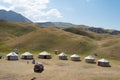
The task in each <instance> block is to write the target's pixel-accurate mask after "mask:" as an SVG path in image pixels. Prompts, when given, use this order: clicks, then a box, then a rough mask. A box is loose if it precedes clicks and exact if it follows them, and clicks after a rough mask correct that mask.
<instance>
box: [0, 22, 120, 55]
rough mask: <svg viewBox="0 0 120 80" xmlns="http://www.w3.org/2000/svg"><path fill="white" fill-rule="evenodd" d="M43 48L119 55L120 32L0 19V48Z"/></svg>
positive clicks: (30, 49) (37, 50) (79, 52)
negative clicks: (113, 33) (75, 28)
mask: <svg viewBox="0 0 120 80" xmlns="http://www.w3.org/2000/svg"><path fill="white" fill-rule="evenodd" d="M14 48H18V49H19V50H20V51H35V52H40V51H43V50H46V51H49V52H53V51H54V50H56V49H57V50H59V51H64V52H66V53H67V54H73V53H77V54H80V55H88V54H91V53H98V54H99V55H103V56H111V57H119V55H120V54H119V52H120V50H119V49H120V36H119V35H109V34H97V33H94V32H90V31H82V32H79V34H76V33H72V32H67V31H65V30H63V29H60V28H54V27H47V28H43V27H41V26H39V25H37V24H32V23H31V24H28V23H17V22H7V21H0V51H1V52H9V51H11V50H12V49H14Z"/></svg>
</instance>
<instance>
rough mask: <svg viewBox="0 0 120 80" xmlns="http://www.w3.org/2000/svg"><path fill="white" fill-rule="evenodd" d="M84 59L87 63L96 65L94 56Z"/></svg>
mask: <svg viewBox="0 0 120 80" xmlns="http://www.w3.org/2000/svg"><path fill="white" fill-rule="evenodd" d="M84 59H85V62H87V63H95V57H94V56H92V55H89V56H87V57H85V58H84Z"/></svg>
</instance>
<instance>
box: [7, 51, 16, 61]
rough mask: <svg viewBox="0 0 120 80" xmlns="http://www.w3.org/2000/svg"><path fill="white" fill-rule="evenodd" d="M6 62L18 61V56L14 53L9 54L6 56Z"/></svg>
mask: <svg viewBox="0 0 120 80" xmlns="http://www.w3.org/2000/svg"><path fill="white" fill-rule="evenodd" d="M6 59H7V60H18V55H17V54H16V53H15V52H11V53H9V54H7V56H6Z"/></svg>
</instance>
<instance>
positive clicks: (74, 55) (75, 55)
mask: <svg viewBox="0 0 120 80" xmlns="http://www.w3.org/2000/svg"><path fill="white" fill-rule="evenodd" d="M70 57H80V56H79V55H77V54H73V55H71V56H70Z"/></svg>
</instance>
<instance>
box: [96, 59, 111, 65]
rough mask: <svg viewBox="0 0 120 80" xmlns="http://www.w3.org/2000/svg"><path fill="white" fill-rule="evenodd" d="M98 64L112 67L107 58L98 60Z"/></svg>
mask: <svg viewBox="0 0 120 80" xmlns="http://www.w3.org/2000/svg"><path fill="white" fill-rule="evenodd" d="M98 66H102V67H110V64H109V61H108V60H106V59H100V60H98Z"/></svg>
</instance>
